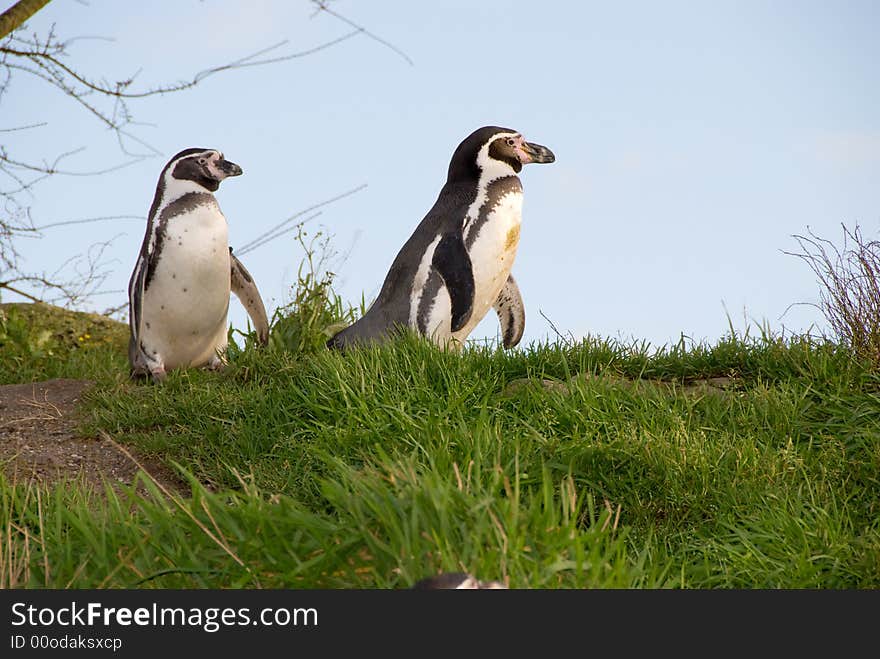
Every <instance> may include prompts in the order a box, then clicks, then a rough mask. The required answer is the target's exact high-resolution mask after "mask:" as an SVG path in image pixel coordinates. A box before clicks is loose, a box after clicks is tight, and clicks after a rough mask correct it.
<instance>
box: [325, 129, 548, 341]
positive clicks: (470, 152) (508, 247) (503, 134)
mask: <svg viewBox="0 0 880 659" xmlns="http://www.w3.org/2000/svg"><path fill="white" fill-rule="evenodd" d="M554 160H555V156H554V155H553V153H552V152H551V151H550V149H548V148H547V147H544V146H541V145H540V144H533V143H531V142H526V141H525V139H524V138H523V136H522V135H521V134H520V133H518V132H517V131H515V130H512V129H510V128H499V127H498V126H485V127H483V128H480V129H478V130H475V131H474V132H473V133H471V134H470V135H469V136H468V137H467V138H466V139H465V140H464V141H463V142H462V143H461V144H459V145H458V148H457V149H456V150H455V152H454V153H453V154H452V160H451V162H450V163H449V173H448V176H447V179H446V185H444V186H443V189H442V190H440V196H439V197H438V198H437V201H436V202H435V204H434V206H433V208H431V210H430V211H428V214H427V215H426V216H425V217H424V219H423V220H422V221H421V223H420V224H419V225H418V227H416V230H415V231H414V232H413V234H412V236H410V238H409V240H407V241H406V243H405V244H404V245H403V247H402V248H401V250H400V252H399V253H398V254H397V258H395V259H394V262H393V263H392V264H391V268H390V269H389V271H388V274H387V275H386V276H385V282H384V283H383V284H382V290H381V291H380V292H379V296H378V297H377V298H376V300H375V301H374V302H373V304H372V305H371V306H370V308H369V309H368V310H367V312H366V313H365V314H364V315H363V316H362V317H361V318H360V319H358V320H357V321H356V322H355V323H353V324H352V325H350V326H349V327H347V328H345V329H343V330H342V331H340V332H338V333H337V334H336V335H335V336H333V337H332V338H331V339H330V340H329V341H328V342H327V345H328V346H329V347H331V348H346V347H348V346H351V345H357V344H366V343H371V342H377V341H382V340H385V339H387V338H389V337H390V336H392V334H393V333H394V332H395V330H396V329H398V328H401V327H410V328H412V329H414V330H416V331H417V332H418V333H420V334H422V335H424V336H427V337H430V338H431V339H432V340H433V341H435V342H436V343H437V344H439V345H441V346H443V347H452V348H456V349H457V348H460V347H461V346H462V345H463V344H464V341H465V339H466V338H467V336H468V335H469V334H470V333H471V331H472V330H473V329H474V327H476V326H477V324H478V323H479V322H480V321H481V320H482V319H483V316H485V315H486V313H487V312H488V311H489V309H490V308H493V307H494V309H495V311H496V313H497V314H498V318H499V320H500V322H501V336H502V342H503V344H504V347H505V348H511V347H513V346H515V345H516V344H517V343H519V341H520V339H521V338H522V335H523V330H524V329H525V309H524V307H523V301H522V298H521V297H520V292H519V287H518V286H517V285H516V281H515V280H514V278H513V276H512V275H511V274H510V270H511V267H512V266H513V260H514V257H515V256H516V249H517V245H518V243H519V232H520V222H521V220H522V202H523V194H522V185H521V184H520V180H519V177H518V176H517V174H519V172H520V171H521V170H522V167H523V165H525V164H527V163H533V162H536V163H550V162H553V161H554Z"/></svg>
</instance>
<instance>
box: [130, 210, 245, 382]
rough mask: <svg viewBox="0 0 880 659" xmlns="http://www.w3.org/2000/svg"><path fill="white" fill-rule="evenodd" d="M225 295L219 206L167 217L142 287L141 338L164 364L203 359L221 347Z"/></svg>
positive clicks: (225, 252) (225, 241)
mask: <svg viewBox="0 0 880 659" xmlns="http://www.w3.org/2000/svg"><path fill="white" fill-rule="evenodd" d="M229 295H230V265H229V237H228V227H227V224H226V219H225V218H224V217H223V215H222V214H221V213H220V212H219V209H218V208H217V207H216V206H214V205H206V206H200V207H198V208H195V209H194V210H193V211H191V212H189V213H186V214H184V215H179V216H176V217H173V218H171V219H170V220H169V221H168V225H167V227H166V233H165V239H164V242H163V244H162V250H161V254H160V255H159V260H158V264H157V266H156V270H155V273H154V275H153V279H152V281H151V282H150V285H149V287H148V288H147V290H146V291H145V293H144V298H143V309H142V315H143V325H142V336H143V338H142V343H143V344H144V346H145V347H146V348H147V350H148V351H150V352H153V351H155V352H156V353H158V355H159V357H161V359H162V360H163V361H164V364H165V368H166V370H167V369H172V368H177V367H186V366H201V365H204V364H207V363H209V362H210V361H211V360H212V358H213V357H214V355H215V354H216V353H217V351H224V350H225V349H226V343H227V333H226V332H227V328H226V324H227V323H226V319H227V313H228V311H229Z"/></svg>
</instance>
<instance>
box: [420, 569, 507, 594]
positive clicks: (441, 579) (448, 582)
mask: <svg viewBox="0 0 880 659" xmlns="http://www.w3.org/2000/svg"><path fill="white" fill-rule="evenodd" d="M410 590H507V586H505V585H504V584H503V583H501V582H500V581H480V580H479V579H477V578H476V577H473V576H471V575H470V574H466V573H464V572H445V573H442V574H438V575H436V576H433V577H427V578H425V579H422V580H421V581H417V582H416V583H415V584H413V586H412V587H411V588H410Z"/></svg>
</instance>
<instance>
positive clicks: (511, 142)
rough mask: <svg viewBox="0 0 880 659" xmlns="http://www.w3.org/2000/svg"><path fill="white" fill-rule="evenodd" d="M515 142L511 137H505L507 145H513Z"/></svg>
mask: <svg viewBox="0 0 880 659" xmlns="http://www.w3.org/2000/svg"><path fill="white" fill-rule="evenodd" d="M515 144H516V141H515V140H514V139H513V138H512V137H508V138H507V146H513V145H515Z"/></svg>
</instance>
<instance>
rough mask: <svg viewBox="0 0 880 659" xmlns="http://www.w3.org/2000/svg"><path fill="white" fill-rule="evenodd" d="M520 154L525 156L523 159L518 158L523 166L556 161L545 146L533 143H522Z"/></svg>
mask: <svg viewBox="0 0 880 659" xmlns="http://www.w3.org/2000/svg"><path fill="white" fill-rule="evenodd" d="M520 153H521V154H523V155H524V156H525V158H522V157H521V158H520V160H521V161H522V163H523V164H524V165H525V164H527V163H530V162H555V161H556V156H554V155H553V152H552V151H551V150H550V149H548V148H547V147H546V146H541V145H540V144H535V143H534V142H523V145H522V150H521V151H520Z"/></svg>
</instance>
